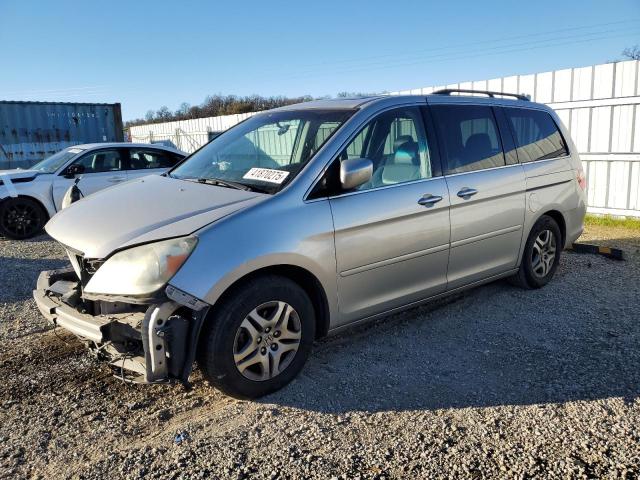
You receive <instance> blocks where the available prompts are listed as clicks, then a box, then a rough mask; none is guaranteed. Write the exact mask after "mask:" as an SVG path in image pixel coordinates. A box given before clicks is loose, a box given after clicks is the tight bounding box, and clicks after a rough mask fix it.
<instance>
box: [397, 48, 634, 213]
mask: <svg viewBox="0 0 640 480" xmlns="http://www.w3.org/2000/svg"><path fill="white" fill-rule="evenodd" d="M638 63H639V62H638V61H637V60H631V61H626V62H614V63H605V64H601V65H592V66H590V67H582V68H568V69H564V70H555V71H553V72H543V73H536V74H530V75H514V76H510V77H501V78H493V79H490V80H479V81H473V82H461V83H454V84H449V85H440V86H433V87H425V88H417V89H411V90H403V91H399V92H394V93H393V94H396V95H405V94H418V95H424V94H429V93H432V92H433V91H435V90H439V89H442V88H470V89H476V90H494V91H497V92H507V93H524V94H528V95H531V99H532V100H534V101H536V102H540V103H546V104H547V105H549V106H550V107H552V108H553V109H554V110H555V111H556V112H557V113H558V115H559V116H560V118H561V119H562V121H563V122H564V124H565V125H566V126H567V128H568V129H569V131H570V132H571V137H572V139H573V142H574V143H575V145H576V148H577V149H578V152H579V153H580V157H581V158H582V163H583V164H584V169H585V172H586V175H587V180H588V183H587V201H588V207H589V211H590V212H593V213H608V214H612V215H624V216H634V217H640V193H639V191H640V126H639V125H638V124H639V123H640V107H638V105H639V104H640V84H639V83H638Z"/></svg>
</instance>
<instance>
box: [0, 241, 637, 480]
mask: <svg viewBox="0 0 640 480" xmlns="http://www.w3.org/2000/svg"><path fill="white" fill-rule="evenodd" d="M585 238H586V239H589V240H591V241H597V242H601V243H603V244H609V245H624V247H625V248H627V250H628V251H630V252H631V254H630V256H629V260H627V261H625V262H617V261H613V260H608V259H606V258H603V257H599V256H594V255H578V254H573V253H565V254H564V255H563V257H562V261H561V265H560V268H559V270H558V272H557V276H556V278H555V279H554V281H553V282H552V283H551V284H550V285H548V286H547V287H546V288H544V289H541V290H537V291H522V290H518V289H516V288H514V287H511V286H510V285H508V284H506V283H505V282H497V283H494V284H491V285H487V286H484V287H481V288H478V289H475V290H473V291H470V292H467V293H465V294H461V295H457V296H455V297H452V298H449V299H447V300H444V301H440V302H438V303H437V304H434V305H430V306H426V307H420V308H416V309H413V310H410V311H407V312H405V313H402V314H398V315H395V316H392V317H389V318H387V319H384V320H382V321H379V322H377V323H375V324H371V325H368V326H366V327H361V328H358V329H355V330H352V331H351V332H349V333H348V334H343V335H341V336H336V337H332V338H329V339H326V340H323V341H320V342H318V344H317V345H316V347H315V350H314V353H313V355H312V357H311V359H310V361H309V363H308V365H307V366H306V367H305V369H304V371H303V372H302V374H301V376H300V377H299V378H298V379H296V380H295V381H294V382H293V383H292V384H291V385H290V386H289V387H287V388H285V389H284V390H282V391H280V392H278V393H276V394H274V395H271V396H269V397H267V398H265V399H263V400H262V401H260V402H245V401H238V400H234V399H231V398H228V397H225V396H224V395H222V394H221V393H219V392H217V391H216V390H214V389H212V388H210V387H208V386H207V384H206V382H204V381H203V380H202V378H201V377H200V375H199V374H198V372H196V373H195V375H194V388H193V389H192V390H190V391H185V390H184V389H183V388H182V387H180V386H132V385H124V384H122V383H121V382H120V381H119V380H118V379H116V378H114V377H112V376H111V375H110V371H109V370H108V369H107V368H106V367H105V366H103V365H101V364H99V363H96V362H95V361H94V360H93V359H91V358H90V357H89V356H88V355H87V354H86V353H85V352H84V349H83V348H82V346H81V345H80V344H79V342H77V341H76V340H75V339H74V338H73V337H72V336H70V335H67V334H64V333H59V337H58V336H56V334H55V332H53V331H51V330H49V329H48V328H47V325H46V322H45V321H44V320H42V319H41V318H40V316H39V314H38V312H37V310H36V308H35V305H34V303H33V301H32V300H31V289H32V288H33V286H34V284H35V278H36V277H37V274H38V272H39V271H40V270H42V269H46V268H55V267H58V266H61V265H63V264H65V263H66V262H65V260H64V255H63V252H62V250H61V249H60V248H59V247H58V246H57V245H56V244H55V243H54V242H52V241H50V240H48V239H47V238H46V237H41V238H39V239H36V240H35V241H31V242H22V243H18V242H11V241H3V240H1V239H0V272H1V275H0V376H1V378H2V382H0V478H69V477H71V478H96V479H98V478H106V477H107V476H110V477H112V478H142V477H147V478H205V477H212V478H216V477H218V478H245V477H256V478H331V477H337V478H401V477H402V478H426V477H428V478H445V477H459V478H493V477H509V478H534V477H544V478H567V477H569V478H596V477H598V478H600V477H604V478H628V479H631V478H637V477H638V476H639V475H640V427H639V425H640V400H639V399H638V397H639V394H640V368H639V367H640V344H639V343H638V339H639V338H640V323H639V320H640V314H639V313H638V311H639V309H638V307H639V306H640V291H639V288H640V254H639V253H638V252H639V250H640V234H638V232H627V231H618V230H615V229H609V230H605V229H596V228H591V229H589V230H588V231H587V232H586V234H585ZM179 434H182V437H181V438H182V439H183V440H182V441H181V442H177V443H176V441H175V438H176V435H179Z"/></svg>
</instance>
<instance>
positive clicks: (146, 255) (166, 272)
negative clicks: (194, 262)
mask: <svg viewBox="0 0 640 480" xmlns="http://www.w3.org/2000/svg"><path fill="white" fill-rule="evenodd" d="M196 243H197V239H196V237H182V238H172V239H170V240H163V241H161V242H154V243H148V244H146V245H141V246H139V247H133V248H129V249H127V250H123V251H121V252H118V253H116V254H115V255H113V256H112V257H111V258H109V259H108V260H107V261H106V262H105V263H104V265H102V266H101V267H100V268H98V271H97V272H96V273H95V274H94V275H93V277H91V280H89V283H87V286H86V287H85V289H84V291H85V292H87V293H97V294H107V295H144V294H149V293H152V292H155V291H156V290H158V289H159V288H161V287H162V286H163V285H164V284H166V283H167V282H168V281H169V279H171V277H173V276H174V275H175V273H176V272H177V271H178V270H179V269H180V267H181V266H182V264H183V263H184V262H185V261H186V260H187V258H188V257H189V254H191V252H192V251H193V248H194V247H195V246H196Z"/></svg>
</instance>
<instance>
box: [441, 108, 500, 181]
mask: <svg viewBox="0 0 640 480" xmlns="http://www.w3.org/2000/svg"><path fill="white" fill-rule="evenodd" d="M431 111H432V112H433V116H434V118H435V122H436V128H437V129H438V134H439V137H440V144H441V147H442V150H443V152H442V153H443V160H444V168H445V174H454V173H463V172H472V171H475V170H483V169H486V168H494V167H502V166H504V165H505V160H504V153H503V151H502V143H501V141H500V135H499V133H498V126H497V124H496V119H495V116H494V114H493V109H492V108H491V107H486V106H481V105H435V106H433V107H432V108H431Z"/></svg>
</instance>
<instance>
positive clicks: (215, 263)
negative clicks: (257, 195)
mask: <svg viewBox="0 0 640 480" xmlns="http://www.w3.org/2000/svg"><path fill="white" fill-rule="evenodd" d="M197 235H198V237H199V240H198V245H197V247H196V249H195V250H194V252H193V253H192V254H191V256H190V257H189V259H188V260H187V262H186V263H185V265H183V267H182V268H181V269H180V270H179V271H178V273H177V274H176V275H175V276H174V277H173V279H172V280H171V282H170V283H171V285H173V286H175V287H176V288H179V289H180V290H183V291H185V292H187V293H189V294H191V295H193V296H194V297H197V298H199V299H201V300H203V301H205V302H207V303H208V304H210V305H214V304H215V303H216V301H218V299H219V298H220V296H221V295H222V294H223V293H224V292H225V291H226V290H227V289H228V288H229V287H230V286H231V285H232V284H233V283H235V282H236V281H238V280H240V279H241V278H243V277H245V276H246V275H248V274H251V273H253V272H255V271H257V270H261V269H264V268H268V267H274V266H282V265H287V266H295V267H299V268H302V269H305V270H307V271H308V272H309V273H311V274H312V275H313V276H315V277H316V278H317V279H318V281H319V282H320V284H321V285H322V288H323V289H324V293H325V296H326V298H327V300H328V303H329V314H330V315H331V317H330V318H335V314H336V313H337V280H336V260H335V250H334V238H333V235H334V232H333V219H332V216H331V209H330V206H329V203H328V201H327V200H317V201H312V202H302V201H300V202H296V203H295V204H291V203H289V201H288V200H287V198H286V196H283V198H278V197H274V198H272V199H270V200H268V201H265V202H263V203H261V204H259V205H256V206H255V207H253V208H250V209H248V210H245V211H243V212H240V213H239V214H237V215H233V216H230V217H228V218H225V219H222V220H221V221H219V222H217V223H215V224H213V225H211V226H209V227H206V228H205V229H203V230H202V231H200V232H198V233H197Z"/></svg>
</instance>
